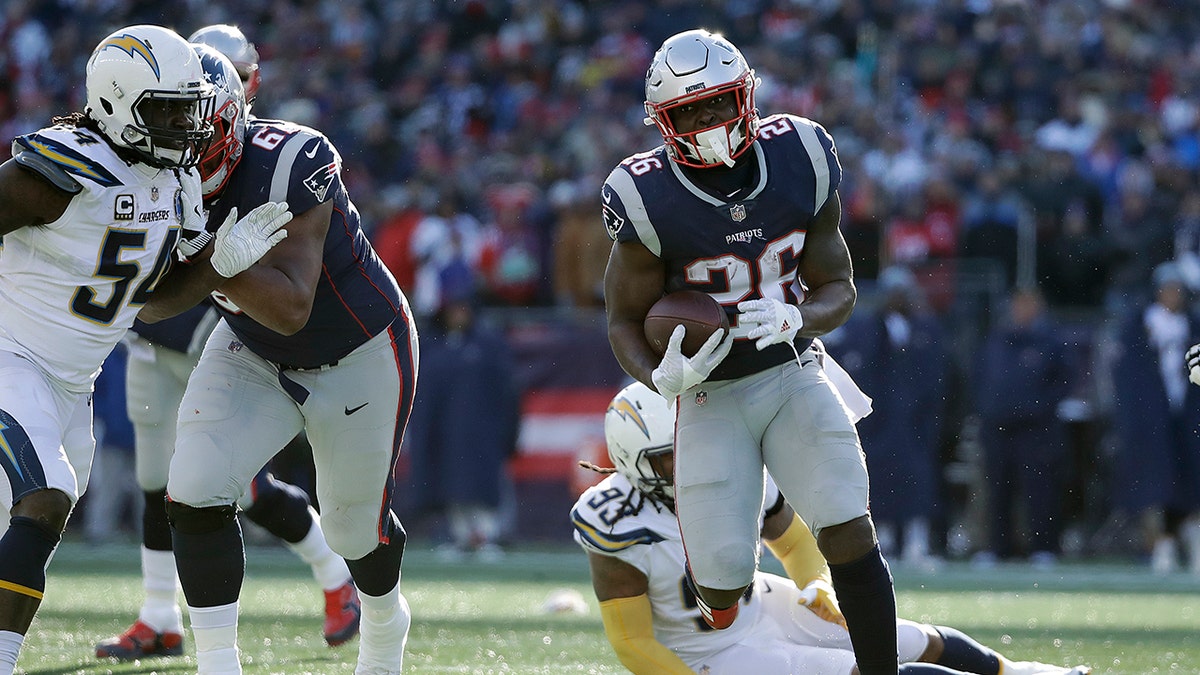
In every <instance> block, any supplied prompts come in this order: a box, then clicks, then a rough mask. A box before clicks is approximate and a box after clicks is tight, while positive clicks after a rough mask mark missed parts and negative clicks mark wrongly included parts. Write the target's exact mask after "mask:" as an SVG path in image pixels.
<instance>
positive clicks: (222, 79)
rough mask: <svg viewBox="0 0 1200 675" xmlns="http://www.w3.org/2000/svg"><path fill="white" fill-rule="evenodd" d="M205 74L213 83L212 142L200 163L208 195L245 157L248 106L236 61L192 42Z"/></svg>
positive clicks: (226, 180) (201, 177) (224, 180)
mask: <svg viewBox="0 0 1200 675" xmlns="http://www.w3.org/2000/svg"><path fill="white" fill-rule="evenodd" d="M192 48H193V49H194V50H196V55H197V56H199V57H200V65H201V67H202V68H203V69H204V77H205V79H207V80H208V82H209V83H210V84H212V86H213V90H214V102H213V108H214V110H213V113H212V117H211V118H210V119H209V121H210V122H211V123H212V127H213V137H212V142H211V143H210V144H209V146H208V150H207V151H206V152H205V153H204V157H203V158H202V159H201V160H200V164H199V166H198V168H199V170H200V189H201V192H203V193H204V196H205V197H209V196H211V195H213V194H215V193H217V192H219V191H220V190H221V188H223V187H225V183H227V182H229V175H230V174H231V173H233V168H234V167H235V166H237V163H238V161H239V160H241V158H242V147H243V145H244V143H245V138H246V117H247V112H246V111H247V108H248V105H247V103H246V94H245V91H244V90H243V89H242V80H241V77H239V75H238V72H237V69H236V68H235V67H234V65H233V62H232V61H230V60H229V59H228V58H226V57H225V55H224V54H222V53H221V52H220V51H218V50H216V49H214V48H213V47H210V46H208V45H204V44H193V45H192Z"/></svg>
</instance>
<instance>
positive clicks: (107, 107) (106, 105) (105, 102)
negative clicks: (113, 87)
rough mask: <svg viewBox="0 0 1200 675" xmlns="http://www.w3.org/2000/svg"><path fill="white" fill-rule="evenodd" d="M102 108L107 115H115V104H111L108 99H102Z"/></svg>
mask: <svg viewBox="0 0 1200 675" xmlns="http://www.w3.org/2000/svg"><path fill="white" fill-rule="evenodd" d="M100 107H102V108H104V114H105V115H111V114H113V110H114V108H113V104H111V103H109V102H108V99H106V98H102V99H100Z"/></svg>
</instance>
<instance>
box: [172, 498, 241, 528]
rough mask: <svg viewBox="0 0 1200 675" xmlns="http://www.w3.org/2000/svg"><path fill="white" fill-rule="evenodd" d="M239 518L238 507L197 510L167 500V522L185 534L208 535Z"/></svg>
mask: <svg viewBox="0 0 1200 675" xmlns="http://www.w3.org/2000/svg"><path fill="white" fill-rule="evenodd" d="M236 517H237V506H236V505H235V504H225V505H223V506H208V507H204V508H200V509H198V508H195V507H193V506H188V505H187V504H181V503H179V502H175V501H171V500H170V498H168V499H167V521H168V522H170V523H171V527H173V528H175V529H176V530H177V531H179V532H182V533H184V534H208V533H209V532H216V531H217V530H220V529H221V528H223V527H225V526H226V525H228V524H229V522H230V521H232V520H234V519H235V518H236Z"/></svg>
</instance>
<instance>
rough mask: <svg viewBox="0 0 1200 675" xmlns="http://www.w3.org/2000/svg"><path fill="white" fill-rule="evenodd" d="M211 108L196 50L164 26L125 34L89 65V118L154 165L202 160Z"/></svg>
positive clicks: (104, 44) (106, 43) (109, 40)
mask: <svg viewBox="0 0 1200 675" xmlns="http://www.w3.org/2000/svg"><path fill="white" fill-rule="evenodd" d="M212 101H213V89H212V85H210V84H209V83H208V82H207V81H205V79H204V73H203V71H202V70H201V68H200V59H199V58H197V56H196V53H195V52H194V51H192V47H191V45H189V44H188V43H187V41H186V40H184V39H183V38H182V37H180V36H179V35H178V34H176V33H175V32H174V31H172V30H170V29H167V28H163V27H162V26H151V25H140V26H129V27H128V28H122V29H120V30H118V31H116V32H114V33H112V34H111V35H109V36H108V37H106V38H104V40H102V41H101V42H100V44H99V45H97V46H96V49H95V50H93V51H92V56H91V58H89V59H88V63H87V108H86V111H85V112H86V114H87V116H88V117H89V118H90V119H91V120H92V121H94V122H95V123H96V124H97V125H98V126H99V128H100V131H101V132H102V133H103V134H104V135H105V136H106V137H107V138H108V140H110V141H112V142H113V144H114V145H116V146H118V147H121V148H126V149H129V150H132V151H133V152H134V153H135V154H136V155H137V156H138V157H139V158H140V159H141V160H142V161H144V162H145V163H147V164H150V165H152V166H157V167H160V168H180V167H190V166H194V165H195V164H196V162H198V161H200V156H201V155H202V154H203V152H204V148H205V147H206V146H207V145H208V141H209V138H210V137H211V136H212V126H211V125H210V124H209V123H208V118H209V116H210V114H211V111H212ZM180 113H183V115H180ZM184 120H186V122H184ZM181 122H184V123H182V124H181Z"/></svg>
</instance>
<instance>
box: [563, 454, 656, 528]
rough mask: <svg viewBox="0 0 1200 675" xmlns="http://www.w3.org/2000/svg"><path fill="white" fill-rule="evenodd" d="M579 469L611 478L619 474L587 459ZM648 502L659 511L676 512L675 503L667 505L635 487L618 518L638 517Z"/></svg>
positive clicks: (626, 498) (622, 506) (622, 504)
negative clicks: (664, 509)
mask: <svg viewBox="0 0 1200 675" xmlns="http://www.w3.org/2000/svg"><path fill="white" fill-rule="evenodd" d="M579 468H581V469H588V470H589V471H595V472H596V473H598V474H602V475H605V476H611V475H612V474H614V473H617V470H616V469H614V468H612V467H611V466H597V465H595V464H592V463H591V462H589V461H587V460H586V459H581V460H579ZM646 502H649V503H651V504H653V505H654V508H655V509H656V510H658V511H662V510H663V508H666V509H667V510H669V511H670V512H671V513H674V512H675V503H674V502H670V503H667V502H663V501H660V500H659V499H658V498H656V497H654V496H652V495H648V494H646V493H645V492H642V491H641V490H639V489H637V486H636V485H635V486H634V488H633V491H632V492H630V493H629V495H628V496H626V497H625V501H624V502H622V503H621V509H620V511H619V512H618V513H619V515H618V516H617V518H620V517H621V516H635V515H637V514H638V513H640V512H641V510H642V507H643V506H645V505H646Z"/></svg>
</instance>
